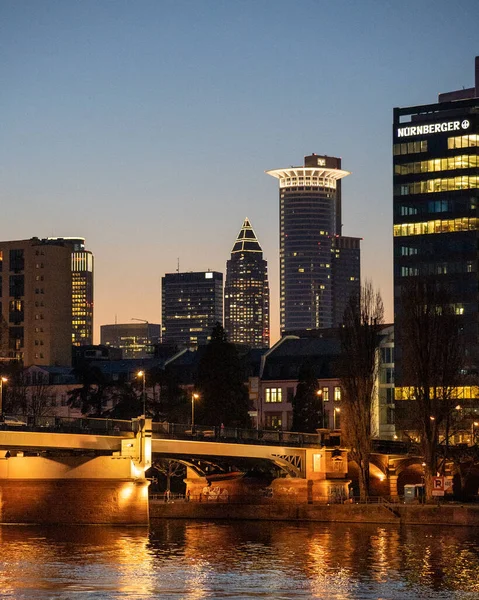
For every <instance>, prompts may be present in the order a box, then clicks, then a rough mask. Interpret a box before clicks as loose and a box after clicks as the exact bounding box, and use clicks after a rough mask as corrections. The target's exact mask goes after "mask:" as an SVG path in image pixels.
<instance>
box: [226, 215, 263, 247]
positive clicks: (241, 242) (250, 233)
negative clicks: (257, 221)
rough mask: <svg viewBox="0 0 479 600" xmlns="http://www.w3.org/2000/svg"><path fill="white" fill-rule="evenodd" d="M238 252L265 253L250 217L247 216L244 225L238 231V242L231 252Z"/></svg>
mask: <svg viewBox="0 0 479 600" xmlns="http://www.w3.org/2000/svg"><path fill="white" fill-rule="evenodd" d="M237 252H260V253H263V249H262V248H261V246H260V243H259V241H258V238H257V237H256V234H255V232H254V229H253V227H252V226H251V223H250V221H249V219H248V217H246V218H245V220H244V221H243V226H242V227H241V229H240V232H239V233H238V237H237V238H236V242H235V243H234V246H233V249H232V250H231V254H236V253H237Z"/></svg>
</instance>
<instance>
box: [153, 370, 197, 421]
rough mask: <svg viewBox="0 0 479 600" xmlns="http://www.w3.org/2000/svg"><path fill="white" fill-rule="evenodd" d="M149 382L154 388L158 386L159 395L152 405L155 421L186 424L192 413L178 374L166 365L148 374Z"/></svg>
mask: <svg viewBox="0 0 479 600" xmlns="http://www.w3.org/2000/svg"><path fill="white" fill-rule="evenodd" d="M147 381H148V382H150V383H152V384H153V388H155V387H156V386H157V385H158V390H159V394H158V396H157V397H155V398H154V400H153V402H151V403H150V408H151V412H152V415H153V419H154V420H156V421H164V420H166V421H169V422H170V423H186V422H187V418H188V415H189V411H190V404H189V402H188V397H187V395H186V393H185V391H184V390H183V389H181V387H180V382H179V379H178V376H177V374H176V372H175V371H174V370H173V369H172V368H171V367H170V365H166V367H165V368H164V369H161V368H157V369H155V370H153V371H151V373H148V379H147Z"/></svg>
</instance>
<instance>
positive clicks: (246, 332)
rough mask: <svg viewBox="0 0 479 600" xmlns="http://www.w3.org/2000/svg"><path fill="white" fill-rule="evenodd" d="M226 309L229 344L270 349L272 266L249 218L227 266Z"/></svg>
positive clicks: (226, 328)
mask: <svg viewBox="0 0 479 600" xmlns="http://www.w3.org/2000/svg"><path fill="white" fill-rule="evenodd" d="M224 307H225V330H226V333H227V335H228V341H230V342H233V343H236V344H245V345H247V346H250V347H251V348H267V347H268V346H269V283H268V265H267V262H266V260H264V258H263V250H262V248H261V246H260V244H259V242H258V239H257V237H256V234H255V232H254V230H253V228H252V227H251V224H250V222H249V220H248V219H247V218H246V219H245V220H244V222H243V226H242V227H241V230H240V232H239V234H238V237H237V238H236V241H235V244H234V246H233V249H232V250H231V258H230V259H229V260H228V261H227V263H226V281H225V304H224Z"/></svg>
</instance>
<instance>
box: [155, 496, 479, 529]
mask: <svg viewBox="0 0 479 600" xmlns="http://www.w3.org/2000/svg"><path fill="white" fill-rule="evenodd" d="M393 506H394V511H391V510H390V508H389V507H388V506H386V505H382V504H330V505H324V504H318V505H314V504H313V505H311V504H292V503H284V504H279V503H278V504H227V503H224V504H223V503H207V502H203V503H199V502H183V501H179V502H168V503H165V502H162V501H159V500H151V501H150V519H227V520H255V521H318V522H325V523H334V522H337V523H396V524H408V525H441V526H463V527H479V506H475V505H466V504H464V505H456V504H441V505H405V504H395V505H393Z"/></svg>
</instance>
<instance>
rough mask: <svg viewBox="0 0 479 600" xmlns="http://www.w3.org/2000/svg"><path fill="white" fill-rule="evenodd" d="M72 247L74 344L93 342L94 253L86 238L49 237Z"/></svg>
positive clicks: (50, 239) (87, 344) (81, 344)
mask: <svg viewBox="0 0 479 600" xmlns="http://www.w3.org/2000/svg"><path fill="white" fill-rule="evenodd" d="M48 240H49V241H57V242H61V243H64V244H65V245H66V246H68V247H69V248H70V249H71V253H72V254H71V270H72V345H73V346H89V345H91V344H93V254H92V253H91V252H90V251H89V250H85V238H75V237H65V238H48Z"/></svg>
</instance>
